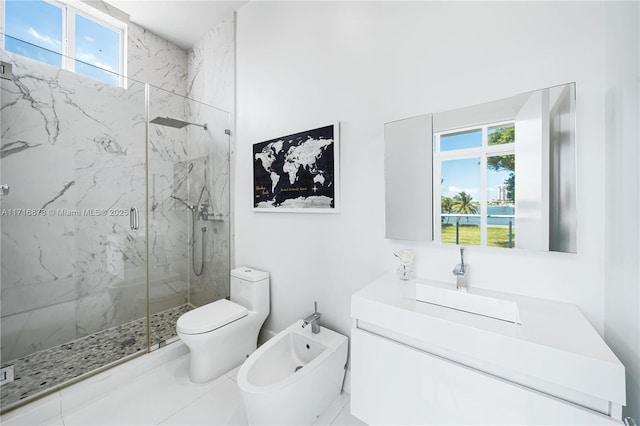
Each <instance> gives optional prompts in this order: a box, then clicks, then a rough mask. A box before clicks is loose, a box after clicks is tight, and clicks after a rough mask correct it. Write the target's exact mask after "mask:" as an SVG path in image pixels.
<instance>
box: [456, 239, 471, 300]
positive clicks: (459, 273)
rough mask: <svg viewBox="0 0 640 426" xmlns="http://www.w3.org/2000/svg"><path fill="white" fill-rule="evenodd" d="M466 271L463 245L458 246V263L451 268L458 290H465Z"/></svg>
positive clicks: (467, 269)
mask: <svg viewBox="0 0 640 426" xmlns="http://www.w3.org/2000/svg"><path fill="white" fill-rule="evenodd" d="M467 272H469V265H465V264H464V247H460V263H458V264H457V265H456V266H455V268H453V275H455V276H456V288H457V289H458V290H460V291H467Z"/></svg>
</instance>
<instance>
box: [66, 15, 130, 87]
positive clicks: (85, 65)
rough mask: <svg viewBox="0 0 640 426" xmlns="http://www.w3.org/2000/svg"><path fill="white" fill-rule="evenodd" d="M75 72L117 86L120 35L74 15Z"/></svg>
mask: <svg viewBox="0 0 640 426" xmlns="http://www.w3.org/2000/svg"><path fill="white" fill-rule="evenodd" d="M75 36H76V39H75V40H76V51H75V57H76V72H77V73H78V74H82V75H86V76H88V77H92V78H95V79H97V80H102V81H105V82H108V83H111V84H116V85H117V84H118V82H119V77H118V74H117V73H118V71H119V70H120V34H119V33H118V32H116V31H113V30H111V29H109V28H107V27H105V26H103V25H100V24H98V23H97V22H95V21H93V20H91V19H88V18H85V17H84V16H82V15H76V34H75Z"/></svg>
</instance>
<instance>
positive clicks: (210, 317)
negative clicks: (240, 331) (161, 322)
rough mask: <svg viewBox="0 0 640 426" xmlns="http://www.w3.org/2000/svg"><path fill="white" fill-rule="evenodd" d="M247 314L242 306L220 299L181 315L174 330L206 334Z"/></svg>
mask: <svg viewBox="0 0 640 426" xmlns="http://www.w3.org/2000/svg"><path fill="white" fill-rule="evenodd" d="M248 313H249V311H248V310H247V308H245V307H244V306H240V305H238V304H237V303H233V302H231V301H229V300H227V299H220V300H218V301H215V302H213V303H209V304H207V305H204V306H201V307H199V308H196V309H194V310H192V311H189V312H187V313H186V314H184V315H182V316H181V317H180V318H178V322H177V323H176V330H177V331H178V332H180V333H184V334H200V333H206V332H208V331H211V330H215V329H216V328H220V327H222V326H224V325H227V324H229V323H230V322H233V321H235V320H237V319H240V318H242V317H244V316H247V314H248Z"/></svg>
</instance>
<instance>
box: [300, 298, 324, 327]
mask: <svg viewBox="0 0 640 426" xmlns="http://www.w3.org/2000/svg"><path fill="white" fill-rule="evenodd" d="M313 309H314V311H315V312H314V313H312V314H311V315H309V316H308V317H306V318H305V319H303V320H302V328H305V327H306V326H308V325H309V324H311V332H312V333H313V334H318V333H320V317H321V316H322V314H321V313H320V312H318V302H313Z"/></svg>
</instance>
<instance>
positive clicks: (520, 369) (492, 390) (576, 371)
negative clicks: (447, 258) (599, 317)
mask: <svg viewBox="0 0 640 426" xmlns="http://www.w3.org/2000/svg"><path fill="white" fill-rule="evenodd" d="M517 302H518V305H519V309H520V314H521V316H522V324H507V323H506V322H505V321H500V320H495V319H492V318H486V317H479V316H478V315H474V314H470V313H466V312H461V311H458V310H451V309H447V308H444V307H442V306H435V305H431V304H429V303H423V302H417V301H416V300H415V282H409V283H402V282H399V280H397V279H396V278H395V277H394V276H392V275H389V276H385V277H383V278H381V279H380V280H377V281H376V282H374V283H372V284H371V285H370V286H368V287H366V288H365V289H363V290H361V291H360V292H358V293H356V294H354V295H353V297H352V305H351V311H352V317H353V325H354V326H353V328H352V330H351V411H352V414H353V415H354V416H356V417H358V418H359V419H361V420H362V421H364V422H366V423H368V424H372V425H374V424H465V425H471V424H554V425H558V424H568V425H578V424H579V425H604V424H621V421H620V416H621V407H622V404H624V368H623V367H622V364H620V362H619V361H618V360H617V358H615V356H613V354H612V353H610V350H609V349H608V347H606V345H605V344H604V342H601V339H599V336H598V335H597V333H595V330H593V329H592V328H591V327H590V325H589V324H588V322H586V319H585V320H584V321H585V324H584V325H585V326H588V328H589V330H574V333H573V334H572V335H573V337H574V341H573V342H564V343H563V342H562V339H560V337H562V336H558V334H557V333H558V329H559V330H560V333H562V332H564V331H566V330H567V329H569V328H570V329H573V328H575V327H579V326H580V324H581V321H576V319H577V318H578V319H579V317H581V314H579V311H577V309H576V310H575V312H578V314H579V315H578V316H576V315H575V312H574V311H573V310H572V309H571V305H565V304H559V305H558V304H556V303H554V302H548V301H541V302H540V303H541V305H538V309H541V310H542V311H544V312H546V316H551V317H554V315H556V314H557V315H559V317H558V318H562V319H563V321H565V322H568V323H569V324H568V325H566V326H559V327H556V330H554V331H550V332H549V334H550V337H549V339H550V340H545V337H543V336H541V335H540V329H538V328H537V327H538V326H540V325H539V324H538V325H536V324H534V322H535V321H536V315H535V312H534V311H535V310H536V303H537V302H536V301H535V300H533V301H532V303H533V305H527V303H526V301H525V300H524V299H520V300H518V301H517ZM548 303H551V304H552V305H551V306H552V307H551V308H549V306H550V305H548ZM532 306H533V308H532ZM564 308H567V309H564ZM574 308H575V307H574ZM582 318H583V317H582ZM527 324H529V326H527ZM543 325H544V324H543ZM569 325H570V327H569ZM591 331H593V333H591ZM576 339H577V341H576ZM591 340H593V341H591ZM554 342H555V343H557V345H556V346H555V347H554V345H553V343H554ZM590 345H595V347H590ZM574 349H575V351H574ZM572 351H573V352H572ZM609 355H610V356H609ZM515 357H518V358H519V359H516V360H513V359H511V358H515ZM589 358H590V359H589ZM556 364H557V365H556ZM569 364H571V365H569Z"/></svg>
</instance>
